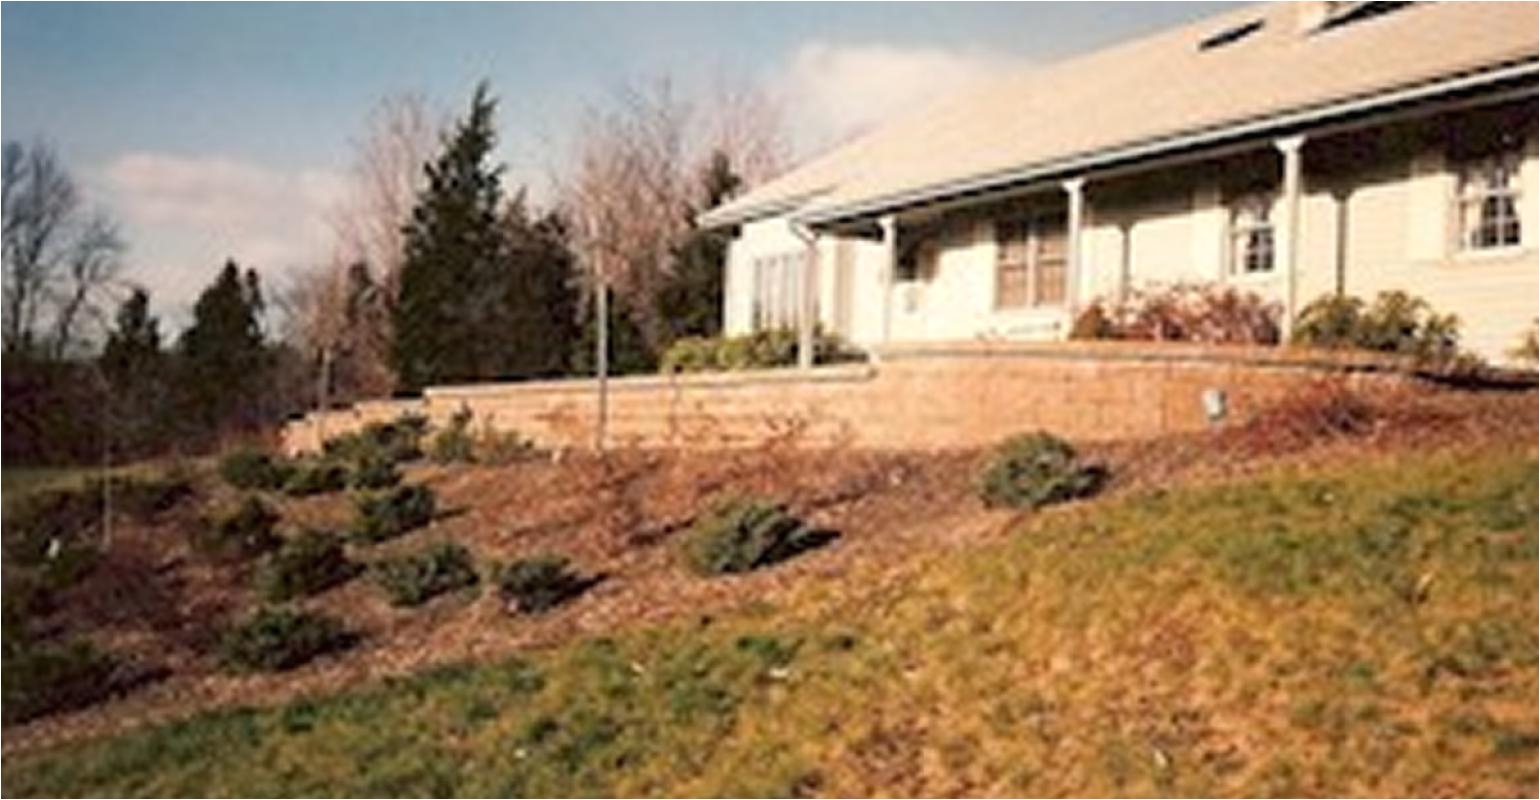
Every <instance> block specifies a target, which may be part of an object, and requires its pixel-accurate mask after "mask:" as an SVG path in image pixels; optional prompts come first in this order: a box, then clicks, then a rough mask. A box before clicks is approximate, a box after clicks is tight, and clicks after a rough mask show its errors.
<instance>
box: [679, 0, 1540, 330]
mask: <svg viewBox="0 0 1540 800" xmlns="http://www.w3.org/2000/svg"><path fill="white" fill-rule="evenodd" d="M1536 30H1537V6H1536V5H1535V4H1533V3H1512V4H1508V3H1499V4H1487V3H1390V2H1356V3H1355V2H1329V3H1323V2H1312V3H1300V4H1268V5H1262V6H1251V7H1247V8H1243V9H1240V10H1237V11H1234V12H1228V13H1226V14H1223V15H1221V16H1217V17H1213V18H1210V19H1206V20H1203V21H1201V22H1199V23H1197V24H1194V25H1191V26H1187V27H1183V28H1180V29H1176V30H1172V31H1169V32H1166V33H1161V34H1158V35H1155V36H1152V37H1149V38H1145V39H1141V40H1137V41H1133V42H1130V43H1127V44H1122V45H1119V46H1115V47H1112V48H1110V49H1107V50H1104V51H1101V52H1097V53H1093V54H1090V55H1086V56H1083V57H1078V58H1074V59H1071V60H1068V61H1065V62H1063V63H1060V64H1057V65H1051V66H1046V67H1032V68H1029V69H1026V70H1025V71H1023V72H1021V73H1020V74H1015V75H1008V76H1003V77H1002V78H1001V79H999V80H998V81H995V82H992V84H991V85H989V86H987V87H983V88H981V89H979V90H978V91H975V92H973V93H970V94H966V95H964V96H960V97H956V98H953V99H950V100H948V101H944V102H942V103H940V104H938V105H936V106H935V107H933V108H931V109H929V110H928V111H926V112H925V113H923V114H920V115H917V116H915V117H913V118H910V119H907V120H903V121H899V122H897V123H895V124H892V125H889V126H887V127H884V128H880V129H878V130H876V131H874V132H872V133H870V134H869V135H867V136H865V137H863V138H860V139H858V140H855V141H853V142H851V143H849V144H848V145H845V146H843V147H840V148H838V149H836V150H834V151H832V152H830V153H828V154H827V155H825V156H823V157H821V158H818V159H815V160H813V161H811V162H809V163H807V164H805V165H803V166H802V167H801V168H799V169H796V170H793V171H791V172H789V173H787V174H786V175H784V176H782V177H780V178H779V179H777V180H774V181H771V182H769V183H767V184H764V185H762V186H760V187H758V188H756V189H755V190H753V191H751V192H748V193H747V194H745V195H743V196H740V197H738V198H736V199H734V200H732V201H731V202H728V203H726V204H724V205H721V206H719V207H717V208H715V209H713V210H711V211H709V212H708V213H706V214H705V215H704V216H703V217H702V222H703V223H704V224H706V225H709V226H714V227H719V228H732V229H734V230H735V231H736V235H735V238H734V240H733V242H732V245H731V249H730V255H729V259H728V266H727V275H726V287H727V288H726V292H725V297H724V320H725V329H726V332H727V333H729V334H741V333H746V332H749V331H753V330H762V329H772V328H780V327H795V328H798V329H800V330H803V331H804V333H805V334H806V336H805V339H804V341H810V340H811V335H812V328H813V327H814V325H815V323H816V325H818V326H821V327H822V328H823V329H824V330H826V331H831V332H833V333H837V334H839V335H840V336H842V337H843V338H845V339H847V340H849V341H851V342H853V343H855V344H857V345H861V346H865V347H873V348H876V349H878V350H879V351H880V349H881V346H882V345H885V344H888V343H911V342H925V341H960V340H976V339H1005V340H1025V341H1051V340H1056V339H1062V338H1066V337H1067V336H1068V335H1069V331H1070V328H1071V326H1072V324H1073V321H1074V319H1075V316H1076V312H1077V310H1079V309H1082V308H1084V307H1086V306H1087V305H1088V304H1090V303H1092V302H1096V301H1103V302H1116V301H1118V300H1119V299H1121V298H1125V297H1126V296H1127V295H1128V294H1129V293H1130V292H1134V291H1138V290H1139V289H1140V288H1141V287H1148V286H1151V285H1170V284H1194V283H1197V284H1217V285H1223V286H1230V287H1234V288H1236V289H1239V290H1241V291H1244V292H1249V293H1254V294H1256V295H1257V296H1259V297H1260V298H1262V299H1263V300H1265V301H1268V302H1270V303H1274V304H1276V307H1277V309H1278V310H1279V313H1280V320H1279V325H1280V327H1281V328H1282V333H1283V335H1284V337H1285V338H1287V336H1288V334H1289V331H1290V328H1291V326H1292V324H1293V322H1294V320H1295V319H1296V318H1297V315H1298V313H1299V311H1300V309H1301V308H1303V307H1304V306H1305V305H1306V304H1307V303H1309V302H1310V301H1311V300H1313V299H1315V298H1317V297H1320V296H1322V295H1326V294H1331V293H1340V294H1347V295H1354V296H1359V297H1365V298H1368V297H1373V296H1374V295H1376V294H1378V293H1379V292H1381V291H1385V290H1391V289H1398V290H1402V291H1405V292H1408V293H1410V294H1413V295H1417V296H1420V297H1422V298H1425V299H1426V300H1428V301H1429V302H1430V303H1431V304H1432V305H1433V306H1434V307H1436V308H1437V309H1439V310H1441V311H1444V312H1452V313H1454V314H1456V315H1457V316H1458V317H1459V318H1460V320H1461V323H1462V331H1463V343H1464V345H1465V346H1466V347H1467V348H1468V349H1470V350H1472V351H1474V352H1475V353H1477V354H1478V355H1480V356H1483V357H1485V358H1488V359H1494V360H1501V359H1503V358H1505V357H1506V354H1507V353H1508V352H1509V351H1510V350H1511V349H1512V348H1513V347H1514V346H1515V344H1516V343H1517V342H1518V341H1519V340H1520V338H1521V337H1522V336H1523V335H1524V334H1525V332H1526V331H1528V330H1530V329H1531V327H1532V326H1533V325H1534V323H1535V317H1536V314H1537V308H1536V306H1537V300H1536V295H1537V291H1540V283H1537V261H1536V233H1537V229H1540V215H1537V209H1540V204H1537V199H1540V187H1537V172H1540V170H1537V164H1536V111H1537V109H1536V96H1537V91H1536V86H1537V82H1536V80H1537V50H1540V45H1537V35H1536Z"/></svg>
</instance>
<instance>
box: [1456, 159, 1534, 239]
mask: <svg viewBox="0 0 1540 800" xmlns="http://www.w3.org/2000/svg"><path fill="white" fill-rule="evenodd" d="M1504 160H1507V161H1509V162H1510V165H1511V166H1510V167H1509V168H1508V170H1507V172H1508V184H1507V186H1506V187H1504V188H1501V189H1493V188H1491V187H1490V186H1488V185H1487V184H1488V181H1486V180H1478V181H1474V182H1473V183H1475V184H1476V186H1475V187H1474V188H1473V187H1471V186H1468V185H1467V184H1468V183H1472V182H1471V181H1468V180H1467V178H1468V177H1469V176H1470V175H1471V174H1472V173H1477V172H1478V171H1479V172H1480V174H1482V175H1484V174H1485V170H1487V169H1491V168H1493V167H1495V166H1498V165H1500V164H1501V163H1502V161H1504ZM1453 166H1454V169H1453V173H1454V191H1453V193H1452V195H1453V196H1452V202H1451V204H1450V213H1452V214H1453V216H1454V224H1453V225H1451V226H1450V227H1451V229H1452V230H1453V233H1454V248H1453V249H1454V253H1455V255H1456V256H1457V257H1459V258H1461V259H1472V258H1474V259H1481V258H1486V257H1492V258H1502V257H1504V256H1512V255H1516V254H1519V253H1522V252H1524V250H1525V249H1526V248H1525V241H1526V239H1525V235H1524V233H1525V232H1524V228H1525V227H1526V226H1525V221H1524V210H1525V206H1524V148H1523V145H1522V143H1516V144H1514V145H1513V146H1512V147H1510V148H1508V149H1504V150H1502V151H1499V152H1496V153H1492V154H1491V155H1487V156H1484V157H1480V158H1471V159H1464V160H1458V161H1455V162H1454V164H1453ZM1493 197H1507V198H1509V199H1510V201H1511V203H1512V206H1513V222H1514V224H1515V225H1516V226H1518V240H1517V241H1514V242H1503V243H1499V244H1493V245H1485V246H1483V245H1479V244H1473V243H1472V242H1471V237H1470V236H1469V234H1470V233H1471V231H1468V230H1467V229H1466V227H1465V211H1466V207H1467V206H1468V205H1471V204H1481V203H1484V202H1485V201H1486V200H1488V199H1490V198H1493ZM1477 224H1478V225H1479V224H1481V223H1480V222H1479V221H1478V223H1477Z"/></svg>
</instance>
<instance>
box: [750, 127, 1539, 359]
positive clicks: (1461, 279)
mask: <svg viewBox="0 0 1540 800" xmlns="http://www.w3.org/2000/svg"><path fill="white" fill-rule="evenodd" d="M1398 142H1399V140H1398ZM1406 142H1407V143H1405V144H1400V143H1398V144H1396V145H1395V146H1394V147H1393V148H1391V149H1390V150H1389V151H1388V152H1387V153H1383V154H1381V156H1380V157H1379V158H1377V159H1366V160H1365V161H1364V163H1356V162H1354V161H1352V160H1351V159H1349V160H1348V163H1347V164H1346V165H1344V164H1343V163H1341V162H1340V161H1339V162H1337V163H1335V164H1326V165H1323V164H1322V163H1321V161H1320V159H1317V160H1315V161H1313V160H1312V159H1313V157H1314V156H1316V154H1317V151H1318V149H1319V145H1320V140H1312V141H1309V142H1308V143H1307V145H1306V147H1305V150H1304V156H1303V164H1304V173H1305V174H1304V185H1303V190H1302V196H1301V202H1300V222H1299V226H1300V227H1299V239H1298V245H1299V251H1298V259H1297V265H1298V270H1297V272H1296V290H1295V292H1296V295H1295V296H1296V304H1297V305H1296V307H1297V308H1303V307H1304V306H1305V305H1306V304H1308V303H1309V302H1310V301H1311V300H1313V299H1315V298H1317V297H1320V296H1321V295H1324V294H1327V293H1330V292H1333V291H1335V290H1336V289H1337V287H1338V285H1339V283H1340V285H1341V288H1342V289H1343V290H1344V291H1345V292H1346V293H1348V294H1351V295H1356V296H1359V297H1363V298H1365V299H1372V298H1373V297H1374V295H1375V294H1377V293H1379V292H1381V291H1386V290H1391V289H1400V290H1403V291H1406V292H1409V293H1411V294H1414V295H1417V296H1420V297H1422V298H1424V299H1426V300H1427V301H1429V303H1431V304H1432V305H1433V306H1434V308H1435V309H1437V310H1439V311H1440V312H1444V313H1453V314H1456V315H1458V316H1459V318H1460V320H1461V323H1462V325H1461V330H1462V344H1463V346H1465V347H1466V348H1467V349H1470V350H1472V351H1474V352H1475V353H1477V354H1478V355H1481V356H1482V357H1485V358H1487V359H1490V360H1493V361H1504V360H1506V359H1507V357H1508V356H1507V353H1508V351H1509V350H1510V349H1511V348H1512V347H1513V346H1514V345H1515V344H1516V343H1517V341H1518V339H1519V337H1520V335H1521V334H1522V333H1523V331H1525V330H1526V329H1528V328H1529V327H1530V326H1531V325H1532V324H1533V322H1534V320H1535V318H1536V317H1537V315H1540V307H1537V305H1540V304H1537V296H1540V263H1537V253H1540V249H1537V236H1540V162H1537V157H1536V136H1535V131H1534V128H1533V123H1531V128H1530V130H1529V131H1528V135H1527V139H1526V153H1525V158H1524V160H1523V162H1522V170H1521V195H1520V198H1519V202H1520V205H1521V218H1522V238H1523V241H1522V245H1521V246H1520V247H1516V248H1508V249H1505V250H1501V251H1491V252H1479V253H1471V252H1459V251H1458V249H1457V248H1456V246H1455V243H1456V235H1455V227H1454V226H1455V218H1454V216H1455V203H1454V196H1455V191H1456V186H1455V185H1456V173H1455V168H1454V165H1452V164H1449V163H1446V161H1445V159H1444V157H1443V155H1442V150H1443V148H1442V145H1441V144H1440V142H1439V141H1438V140H1437V139H1436V138H1435V139H1433V140H1431V141H1430V140H1428V139H1426V138H1424V139H1417V138H1416V137H1411V138H1408V139H1406ZM1242 157H1244V158H1249V159H1252V161H1253V162H1255V161H1257V160H1261V161H1262V162H1263V164H1264V165H1266V166H1270V167H1271V168H1273V169H1277V162H1278V161H1279V160H1280V156H1279V155H1278V153H1277V152H1276V151H1275V150H1273V149H1272V147H1271V143H1270V142H1263V143H1259V144H1258V147H1257V149H1256V150H1254V151H1253V152H1251V153H1249V154H1244V155H1243V156H1242ZM1227 158H1230V159H1234V158H1236V157H1234V156H1229V157H1227ZM1232 166H1233V161H1225V160H1218V159H1216V160H1212V161H1207V162H1201V163H1197V164H1190V165H1187V166H1182V167H1174V168H1167V169H1164V170H1157V171H1152V172H1149V173H1146V174H1143V175H1135V176H1132V177H1127V178H1117V179H1107V180H1098V179H1097V178H1096V176H1091V177H1090V179H1089V180H1088V181H1087V188H1086V198H1087V199H1086V209H1087V213H1086V224H1085V227H1084V228H1083V231H1082V234H1081V235H1082V239H1081V278H1082V286H1081V292H1080V296H1081V297H1082V298H1085V299H1090V298H1097V297H1101V298H1116V297H1119V296H1120V295H1121V293H1122V292H1123V291H1124V290H1125V289H1126V288H1128V287H1140V286H1150V285H1159V284H1171V283H1177V282H1188V283H1191V282H1212V281H1225V282H1229V283H1232V284H1234V285H1235V286H1237V287H1238V288H1241V289H1244V290H1246V291H1250V292H1254V293H1256V294H1258V295H1261V296H1262V297H1264V298H1266V299H1269V300H1273V301H1276V302H1279V303H1280V304H1281V303H1282V301H1283V299H1284V297H1283V292H1284V278H1283V275H1282V271H1281V270H1275V271H1274V272H1273V273H1270V274H1265V275H1239V276H1232V275H1230V274H1229V270H1228V259H1229V256H1228V252H1227V251H1228V246H1229V243H1228V241H1227V226H1228V215H1229V212H1228V210H1227V208H1226V207H1225V205H1224V200H1223V197H1224V192H1223V189H1222V184H1223V182H1224V180H1225V179H1226V174H1227V172H1230V171H1231V167H1232ZM1253 166H1255V163H1253ZM1041 197H1043V198H1044V200H1045V202H1059V203H1062V202H1064V200H1063V193H1062V192H1061V191H1060V190H1059V189H1058V188H1057V187H1056V186H1055V187H1051V188H1048V189H1045V190H1043V193H1042V195H1041ZM1279 202H1280V203H1281V200H1280V201H1279ZM1281 210H1282V209H1281V208H1279V207H1277V206H1275V208H1274V219H1278V218H1279V214H1280V212H1281ZM899 224H900V225H901V226H902V225H903V224H904V220H903V218H900V221H899ZM825 238H826V241H825V244H824V245H823V247H824V252H825V253H827V254H828V255H825V256H824V257H822V258H821V259H820V267H821V271H820V272H821V274H820V279H821V292H822V294H821V301H820V319H821V320H822V321H823V322H824V324H825V326H826V327H827V328H829V329H831V330H836V331H838V332H840V333H841V334H842V335H844V336H845V337H846V338H847V339H849V340H851V341H853V342H855V343H856V344H860V345H866V346H876V345H880V344H883V343H884V342H890V343H903V342H939V341H967V340H980V339H983V340H993V339H1005V340H1018V341H1043V340H1054V339H1058V338H1062V337H1063V336H1064V335H1065V334H1066V333H1067V329H1068V322H1069V320H1068V317H1067V315H1066V314H1065V313H1063V312H1062V311H1055V310H1052V309H1037V310H1016V311H1000V310H997V309H996V308H995V298H994V293H995V269H996V263H995V262H996V245H995V242H994V234H993V228H992V223H991V221H990V220H989V219H987V218H985V217H983V216H979V217H975V218H972V219H970V218H968V217H967V216H966V215H963V216H961V217H958V218H956V219H953V220H952V221H950V222H949V223H948V224H947V226H946V229H945V233H944V234H943V236H942V242H941V250H940V254H939V257H938V259H937V265H936V269H935V271H934V273H933V274H930V275H927V276H925V277H923V278H922V279H921V280H918V281H914V282H909V283H897V284H895V285H893V286H892V288H891V296H890V297H888V298H884V289H883V281H882V276H883V272H884V270H885V269H887V268H888V264H887V259H888V253H887V250H886V248H885V247H884V246H883V245H881V244H880V243H873V242H870V241H865V240H844V241H843V242H833V241H829V240H828V238H827V237H825ZM797 244H798V240H797V239H796V237H794V236H793V235H792V234H791V233H790V232H789V229H788V228H787V225H786V222H785V221H784V220H783V219H773V220H767V221H763V222H759V223H754V224H752V225H748V226H745V228H744V232H743V235H742V237H741V238H740V239H738V240H737V241H735V242H734V244H733V248H732V256H731V260H730V266H729V287H730V288H729V292H728V298H727V301H726V306H727V308H726V311H727V317H728V330H729V331H730V332H746V331H747V330H749V327H750V326H749V317H748V313H747V311H746V310H745V309H746V308H748V307H751V301H750V300H748V299H747V298H746V297H745V296H744V295H745V291H744V288H745V287H749V286H752V272H751V267H750V266H749V262H750V261H751V260H752V258H753V257H754V256H755V255H756V254H759V253H762V252H765V251H766V250H767V249H768V248H773V247H790V246H796V245H797ZM842 247H843V248H844V250H843V251H841V249H840V248H842ZM836 252H843V257H844V262H843V263H845V264H847V266H848V268H849V269H850V270H851V274H852V275H854V276H855V277H854V278H853V279H851V280H850V281H849V282H848V283H847V284H845V285H844V286H843V289H844V291H846V292H848V294H846V295H845V296H846V297H848V301H847V302H848V307H846V311H845V312H844V313H841V314H836V313H834V312H833V311H832V310H831V309H833V308H835V304H834V300H835V298H836V297H837V296H839V295H837V293H836V292H835V288H834V279H833V276H832V272H833V270H832V269H830V268H828V265H831V264H834V263H836V262H835V261H834V260H833V255H834V254H835V253H836ZM745 272H747V273H748V277H744V273H745ZM885 305H886V306H887V307H888V309H889V310H888V312H887V313H890V314H891V320H890V321H889V323H888V330H887V333H886V335H885V333H884V324H883V315H884V313H885V312H884V306H885ZM836 321H838V322H839V323H840V324H835V322H836Z"/></svg>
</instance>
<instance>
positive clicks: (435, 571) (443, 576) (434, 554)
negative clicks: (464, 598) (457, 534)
mask: <svg viewBox="0 0 1540 800" xmlns="http://www.w3.org/2000/svg"><path fill="white" fill-rule="evenodd" d="M371 575H372V577H373V579H374V582H375V584H377V585H378V586H379V587H380V588H381V589H383V590H384V591H385V595H386V597H388V598H389V599H390V604H391V605H393V606H418V605H422V604H423V603H425V602H427V601H428V600H430V599H432V598H434V597H437V596H438V595H440V594H443V593H444V592H451V591H454V590H456V589H463V588H465V587H467V586H475V585H476V583H477V581H478V580H479V578H478V576H477V575H476V568H475V564H474V562H473V560H472V558H471V552H470V551H469V550H467V549H465V548H464V547H462V546H460V545H458V544H454V543H451V542H445V543H441V544H437V545H434V546H433V547H430V548H428V549H427V550H424V551H422V552H420V553H416V554H413V555H408V556H403V557H401V558H392V559H386V560H384V561H380V562H378V563H376V564H375V565H374V567H373V568H372V570H371Z"/></svg>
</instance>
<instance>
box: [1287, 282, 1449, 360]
mask: <svg viewBox="0 0 1540 800" xmlns="http://www.w3.org/2000/svg"><path fill="white" fill-rule="evenodd" d="M1294 341H1295V342H1296V343H1298V344H1306V345H1311V346H1314V347H1345V348H1356V349H1359V350H1372V351H1375V352H1380V353H1391V354H1394V355H1401V356H1408V357H1411V358H1413V359H1416V360H1417V361H1418V362H1423V363H1438V364H1442V363H1449V362H1452V361H1454V360H1456V359H1457V358H1458V357H1459V356H1460V350H1459V341H1460V321H1459V318H1458V317H1456V316H1454V315H1453V314H1439V313H1437V312H1436V311H1434V310H1433V308H1432V307H1431V306H1429V305H1428V303H1427V301H1425V300H1423V299H1421V298H1419V297H1413V296H1412V295H1409V294H1407V293H1406V292H1402V291H1390V292H1380V294H1379V295H1378V296H1377V297H1375V299H1374V302H1373V304H1369V305H1366V304H1365V303H1364V301H1363V300H1361V299H1359V298H1357V297H1350V296H1345V295H1325V296H1323V297H1320V298H1318V299H1316V300H1315V301H1313V302H1311V303H1310V304H1309V305H1307V306H1305V308H1304V309H1303V310H1301V311H1300V313H1299V321H1298V322H1296V323H1295V324H1294Z"/></svg>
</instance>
